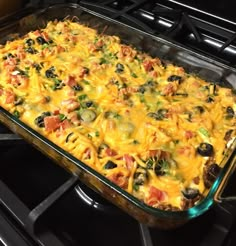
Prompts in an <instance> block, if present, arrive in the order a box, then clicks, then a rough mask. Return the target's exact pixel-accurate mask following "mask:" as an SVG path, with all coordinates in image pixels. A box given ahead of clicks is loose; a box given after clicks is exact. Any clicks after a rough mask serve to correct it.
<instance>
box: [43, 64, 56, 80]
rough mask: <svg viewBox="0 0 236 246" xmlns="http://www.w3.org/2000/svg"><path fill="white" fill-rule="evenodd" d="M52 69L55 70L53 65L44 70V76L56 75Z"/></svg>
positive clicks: (54, 76)
mask: <svg viewBox="0 0 236 246" xmlns="http://www.w3.org/2000/svg"><path fill="white" fill-rule="evenodd" d="M54 71H55V68H54V67H51V68H49V69H48V70H46V72H45V76H46V77H47V78H56V77H57V75H56V74H55V73H54Z"/></svg>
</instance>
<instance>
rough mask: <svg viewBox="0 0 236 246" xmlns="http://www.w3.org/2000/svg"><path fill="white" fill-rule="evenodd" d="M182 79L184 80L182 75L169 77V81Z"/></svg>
mask: <svg viewBox="0 0 236 246" xmlns="http://www.w3.org/2000/svg"><path fill="white" fill-rule="evenodd" d="M181 80H182V77H181V76H178V75H171V76H170V77H168V79H167V81H168V82H173V81H178V82H181Z"/></svg>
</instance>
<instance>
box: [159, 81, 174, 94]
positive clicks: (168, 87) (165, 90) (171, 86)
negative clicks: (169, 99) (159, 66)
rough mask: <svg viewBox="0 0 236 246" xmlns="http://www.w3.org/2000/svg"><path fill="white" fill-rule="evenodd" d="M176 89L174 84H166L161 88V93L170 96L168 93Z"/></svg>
mask: <svg viewBox="0 0 236 246" xmlns="http://www.w3.org/2000/svg"><path fill="white" fill-rule="evenodd" d="M176 90H177V87H175V86H174V84H173V83H171V84H167V85H166V86H165V87H164V88H163V90H162V94H163V95H167V96H170V95H173V94H174V93H175V92H176Z"/></svg>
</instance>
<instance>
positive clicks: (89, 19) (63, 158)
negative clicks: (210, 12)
mask: <svg viewBox="0 0 236 246" xmlns="http://www.w3.org/2000/svg"><path fill="white" fill-rule="evenodd" d="M57 8H62V9H63V10H64V11H65V10H66V11H65V12H67V11H68V14H69V15H70V16H71V17H72V16H77V17H79V19H80V22H84V23H89V25H90V26H94V25H95V24H96V29H98V30H100V31H102V30H103V29H104V25H106V24H109V25H108V28H107V30H106V33H107V34H114V31H115V30H119V36H121V38H122V41H123V42H127V43H131V44H133V45H134V46H135V47H138V48H139V49H141V50H143V51H145V52H148V53H150V54H151V55H153V56H158V57H160V58H162V59H165V60H166V56H165V57H164V56H163V54H162V52H164V54H165V55H166V52H167V54H169V52H170V53H171V55H173V54H174V53H173V52H175V49H176V52H177V53H176V55H175V56H174V57H172V56H171V57H170V58H169V59H170V60H171V62H174V59H176V58H178V59H179V60H177V62H178V64H180V62H181V63H183V62H184V63H185V62H186V58H188V59H189V60H188V63H187V64H184V67H185V68H187V69H188V67H187V66H186V65H190V66H191V65H192V62H194V63H195V64H196V62H197V63H198V66H199V67H200V68H202V66H203V64H204V66H206V64H208V62H207V59H205V60H204V61H203V60H201V59H199V60H198V55H197V54H193V53H191V52H187V53H185V52H186V50H185V49H184V48H180V47H177V46H175V45H173V44H170V43H169V42H167V41H164V40H161V39H158V42H157V39H156V38H154V37H151V36H149V35H147V34H144V33H141V32H138V31H135V30H132V29H130V30H129V29H126V28H125V26H123V25H119V29H115V26H116V25H117V24H116V23H115V22H111V21H110V22H108V23H106V20H104V19H100V20H99V22H98V19H97V17H95V16H93V15H91V14H90V13H88V11H86V10H84V9H82V8H80V7H79V6H76V5H70V6H68V5H67V6H65V5H64V6H62V5H60V6H59V5H58V6H53V7H51V8H48V9H46V10H42V11H40V12H37V13H34V15H31V16H30V17H26V18H24V19H23V20H21V21H20V22H18V23H17V24H18V25H21V24H22V23H23V25H24V30H22V29H21V32H22V33H21V34H23V33H24V32H25V31H28V30H31V29H33V30H34V27H35V25H37V27H38V26H39V25H40V24H41V23H42V24H43V22H44V21H48V20H49V19H48V18H47V19H46V18H45V17H47V15H48V16H50V19H53V14H52V13H53V12H54V11H55V12H54V13H56V9H57ZM62 9H61V10H62ZM55 17H57V18H58V16H55ZM55 17H54V18H55ZM61 17H62V18H63V17H65V15H63V16H61ZM41 21H42V22H41ZM40 22H41V23H40ZM28 23H30V25H27V24H28ZM98 23H99V24H98ZM127 30H128V31H127ZM11 31H12V30H11ZM11 33H12V32H11ZM133 34H135V35H133ZM129 35H130V36H129ZM130 37H132V38H131V39H130ZM140 45H141V46H140ZM150 48H151V49H150ZM186 54H187V55H188V56H186ZM181 55H183V57H185V59H183V57H182V58H181ZM193 55H194V56H193ZM191 59H193V60H191ZM203 62H204V63H203ZM208 65H209V67H208V69H212V68H213V69H214V70H215V69H217V72H218V73H219V74H218V75H220V79H221V80H222V77H221V75H222V69H223V71H224V72H225V70H227V71H228V70H229V71H230V72H231V73H233V71H231V70H230V69H229V68H226V67H224V68H223V67H222V66H220V64H217V63H215V64H208ZM195 68H196V67H195ZM190 69H191V71H193V72H194V73H196V71H194V70H193V68H192V67H190ZM203 71H204V72H206V71H207V70H205V69H203ZM197 74H199V73H197ZM201 76H203V75H202V74H201ZM216 79H217V80H219V79H218V78H216ZM211 81H212V74H211ZM224 82H225V83H226V82H227V83H228V86H233V80H229V81H228V77H227V79H226V80H225V81H224ZM1 117H3V119H2V121H3V122H4V123H5V124H7V125H8V126H9V127H10V128H11V129H13V130H14V128H15V127H16V126H17V125H19V126H21V127H20V128H18V127H16V129H15V131H17V132H18V133H19V134H21V135H23V136H24V137H26V138H27V139H28V140H29V141H30V142H33V143H34V144H35V145H36V146H37V147H39V149H41V150H42V151H43V152H47V155H49V156H51V157H52V158H53V159H55V160H57V161H58V162H60V163H61V164H62V165H64V166H65V167H66V168H67V169H69V170H70V171H71V172H72V173H74V174H76V175H79V176H80V178H81V179H82V180H83V181H84V182H85V183H88V184H89V185H90V186H93V188H95V189H97V190H99V191H100V192H101V193H102V194H103V195H104V196H105V197H107V198H108V199H109V200H112V201H113V202H114V201H115V203H116V204H117V205H118V206H121V207H122V208H124V209H126V210H128V211H129V212H130V213H132V215H134V217H136V218H138V219H139V220H141V221H142V222H146V223H147V224H149V225H158V224H159V223H160V224H162V221H163V220H164V221H165V225H164V226H163V224H162V227H165V228H169V227H172V226H176V225H178V224H181V223H183V222H184V221H185V220H186V219H188V218H187V217H188V216H187V217H185V216H181V214H183V213H184V212H185V213H186V215H187V214H188V213H189V211H190V210H191V209H189V210H186V211H178V212H173V211H172V212H170V213H169V212H167V211H161V212H160V211H159V210H157V209H156V212H157V211H158V213H159V212H160V214H159V216H157V217H154V216H146V215H147V214H148V213H149V211H152V210H153V208H150V207H148V206H146V205H145V204H143V203H142V202H140V201H139V200H137V199H135V198H134V197H133V196H130V195H129V194H127V193H126V192H124V191H123V190H122V189H120V188H119V187H116V186H115V185H114V184H113V183H111V182H109V181H108V180H107V179H104V178H103V177H102V176H101V175H99V174H98V173H97V172H95V171H94V170H93V169H91V168H89V167H88V166H86V165H84V163H82V162H81V161H78V160H76V159H75V158H74V157H73V156H71V155H69V154H68V153H67V152H65V151H63V150H62V149H60V148H58V147H57V146H56V145H54V144H52V143H51V142H50V141H48V140H47V139H45V138H43V137H42V136H40V135H39V134H38V133H36V132H35V131H34V130H33V129H30V128H29V127H27V126H26V125H24V124H23V123H21V122H20V121H19V120H17V119H16V118H15V117H11V115H10V114H9V113H8V112H6V111H5V110H2V115H1ZM9 120H10V121H11V124H9ZM34 137H35V139H34ZM33 139H34V140H33ZM38 140H39V141H38ZM234 144H235V143H233V144H232V146H231V147H230V148H229V149H228V152H227V153H226V154H227V155H226V154H225V158H224V159H223V162H225V164H224V170H225V169H226V167H227V165H230V164H231V165H232V163H234V162H231V161H232V158H233V157H234V156H233V154H232V152H233V151H234ZM47 147H49V148H47ZM75 163H76V165H74V164H75ZM229 163H230V164H229ZM222 166H223V164H222ZM227 170H229V169H227ZM221 173H223V171H222V172H221ZM219 177H220V176H219ZM217 180H219V178H218V179H217ZM218 182H219V181H218ZM212 187H215V184H214V185H213V186H212ZM212 189H213V188H211V190H212ZM111 191H113V192H114V193H113V192H112V193H111ZM209 194H211V192H209V193H208V195H206V198H207V197H208V196H209ZM206 198H205V199H204V200H203V201H202V202H200V203H199V204H198V205H196V206H194V207H193V208H194V209H196V208H197V207H198V206H200V207H201V206H203V205H202V204H204V203H206V200H207V199H206ZM128 201H132V202H130V203H128ZM211 204H212V200H210V201H208V206H210V205H211ZM133 206H135V207H136V209H133ZM208 206H207V205H205V206H203V208H204V209H205V210H207V208H208ZM144 207H145V209H142V208H144ZM138 209H139V211H138ZM150 209H151V210H150ZM153 211H154V210H153ZM198 212H199V211H198ZM168 214H171V216H172V217H171V218H170V217H168ZM179 216H180V217H181V219H180V220H179V219H177V218H179ZM194 216H196V214H194V215H192V217H194ZM168 221H169V222H170V223H168Z"/></svg>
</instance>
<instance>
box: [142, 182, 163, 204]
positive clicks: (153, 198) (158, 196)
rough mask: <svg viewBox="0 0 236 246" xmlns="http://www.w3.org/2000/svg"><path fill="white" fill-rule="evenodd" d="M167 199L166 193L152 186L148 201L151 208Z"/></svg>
mask: <svg viewBox="0 0 236 246" xmlns="http://www.w3.org/2000/svg"><path fill="white" fill-rule="evenodd" d="M166 197H167V194H166V192H165V191H162V190H159V189H157V188H156V187H154V186H151V187H150V189H149V196H148V198H147V200H146V203H147V204H148V205H150V206H154V205H156V204H159V203H160V202H162V201H164V200H165V199H166Z"/></svg>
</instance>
